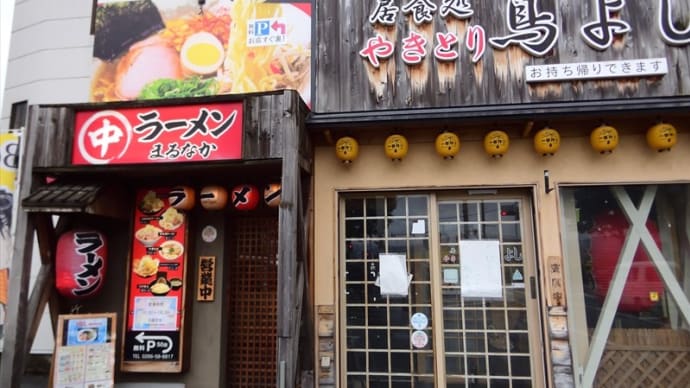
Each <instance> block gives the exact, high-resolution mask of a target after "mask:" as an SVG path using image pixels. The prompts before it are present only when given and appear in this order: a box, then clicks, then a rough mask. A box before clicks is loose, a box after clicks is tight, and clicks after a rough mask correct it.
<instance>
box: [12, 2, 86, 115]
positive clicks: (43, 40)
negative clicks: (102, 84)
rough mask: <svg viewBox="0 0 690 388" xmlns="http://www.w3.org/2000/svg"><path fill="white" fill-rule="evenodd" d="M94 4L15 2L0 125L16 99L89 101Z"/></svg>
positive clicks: (53, 101) (57, 101) (61, 101)
mask: <svg viewBox="0 0 690 388" xmlns="http://www.w3.org/2000/svg"><path fill="white" fill-rule="evenodd" d="M2 1H8V0H2ZM91 7H92V1H91V0H69V1H52V0H17V1H16V2H15V9H14V18H13V24H12V34H11V41H10V47H9V55H8V63H7V77H6V80H5V91H4V98H3V101H2V113H0V126H1V127H8V125H9V118H10V112H11V107H12V104H13V103H15V102H20V101H28V103H29V105H33V104H62V103H77V102H87V101H88V88H89V83H90V73H91V67H92V50H93V36H92V35H90V26H91Z"/></svg>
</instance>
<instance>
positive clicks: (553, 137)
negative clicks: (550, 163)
mask: <svg viewBox="0 0 690 388" xmlns="http://www.w3.org/2000/svg"><path fill="white" fill-rule="evenodd" d="M560 147H561V135H560V134H559V133H558V131H557V130H555V129H552V128H549V127H545V128H543V129H541V130H539V131H538V132H537V133H535V134H534V150H535V151H537V153H538V154H540V155H542V156H551V155H553V154H555V153H556V152H558V149H559V148H560Z"/></svg>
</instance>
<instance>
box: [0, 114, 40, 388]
mask: <svg viewBox="0 0 690 388" xmlns="http://www.w3.org/2000/svg"><path fill="white" fill-rule="evenodd" d="M42 112H44V111H43V110H41V109H38V108H37V107H31V109H30V117H29V129H28V130H27V131H24V133H23V134H22V139H21V142H22V143H23V145H22V151H21V155H20V164H19V165H20V169H21V171H20V176H19V182H20V183H19V192H18V193H17V195H18V197H19V198H25V197H26V196H28V195H29V193H30V192H31V186H32V173H31V170H32V168H33V158H34V151H35V149H36V139H37V138H38V137H39V136H40V133H39V130H38V128H39V127H41V126H43V124H45V120H47V119H48V118H47V117H45V115H41V114H40V113H42ZM16 222H17V223H16V227H15V228H16V229H15V235H14V243H13V250H12V267H11V268H10V283H9V292H8V296H7V317H6V320H5V340H4V347H3V352H2V362H1V363H0V386H2V387H18V386H19V385H20V383H21V379H22V376H23V374H24V368H25V366H26V354H27V352H28V351H29V350H30V349H31V344H27V341H26V339H27V318H28V317H29V313H28V311H29V308H28V307H29V306H28V294H29V277H30V274H31V259H32V256H33V233H34V225H33V220H32V218H31V217H29V216H28V215H27V214H26V213H25V212H24V211H22V210H20V211H19V212H18V214H17V219H16Z"/></svg>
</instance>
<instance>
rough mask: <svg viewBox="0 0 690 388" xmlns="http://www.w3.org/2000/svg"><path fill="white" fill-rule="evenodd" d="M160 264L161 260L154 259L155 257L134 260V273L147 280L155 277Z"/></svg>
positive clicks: (148, 256) (147, 256)
mask: <svg viewBox="0 0 690 388" xmlns="http://www.w3.org/2000/svg"><path fill="white" fill-rule="evenodd" d="M159 263H160V260H158V259H154V258H153V256H151V255H144V256H142V257H141V258H139V259H137V260H134V263H133V265H132V271H133V272H134V273H135V274H137V275H139V276H141V277H143V278H147V277H149V276H153V275H155V274H156V273H157V272H158V264H159Z"/></svg>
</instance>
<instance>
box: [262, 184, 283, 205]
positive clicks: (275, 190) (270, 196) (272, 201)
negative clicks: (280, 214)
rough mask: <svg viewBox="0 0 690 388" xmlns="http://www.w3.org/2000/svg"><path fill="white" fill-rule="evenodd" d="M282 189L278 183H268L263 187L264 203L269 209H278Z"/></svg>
mask: <svg viewBox="0 0 690 388" xmlns="http://www.w3.org/2000/svg"><path fill="white" fill-rule="evenodd" d="M281 193H282V189H281V186H280V183H269V184H267V185H266V187H264V202H265V203H266V205H268V206H269V207H278V205H280V194H281Z"/></svg>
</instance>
